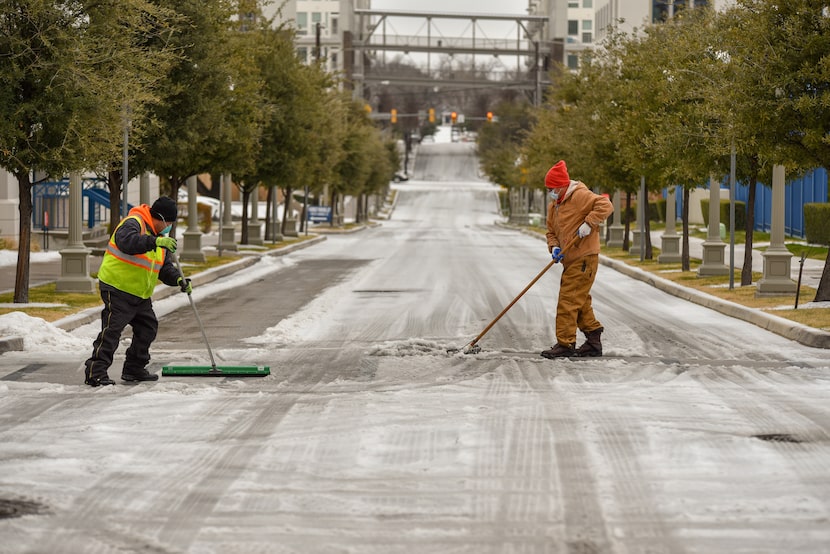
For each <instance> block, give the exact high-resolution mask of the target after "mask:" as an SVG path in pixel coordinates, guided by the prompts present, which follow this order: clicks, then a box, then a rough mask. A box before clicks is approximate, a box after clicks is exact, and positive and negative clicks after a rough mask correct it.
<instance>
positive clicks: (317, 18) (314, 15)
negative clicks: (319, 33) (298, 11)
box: [311, 12, 323, 25]
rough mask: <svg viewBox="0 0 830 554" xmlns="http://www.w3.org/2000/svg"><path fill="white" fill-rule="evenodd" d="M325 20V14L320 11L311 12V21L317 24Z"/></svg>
mask: <svg viewBox="0 0 830 554" xmlns="http://www.w3.org/2000/svg"><path fill="white" fill-rule="evenodd" d="M322 22H323V14H321V13H320V12H311V23H312V24H314V25H316V24H317V23H322Z"/></svg>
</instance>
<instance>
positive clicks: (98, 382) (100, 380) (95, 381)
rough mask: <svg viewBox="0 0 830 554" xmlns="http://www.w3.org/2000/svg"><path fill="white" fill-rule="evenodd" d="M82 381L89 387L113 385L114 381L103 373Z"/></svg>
mask: <svg viewBox="0 0 830 554" xmlns="http://www.w3.org/2000/svg"><path fill="white" fill-rule="evenodd" d="M84 383H86V384H87V385H89V386H90V387H105V386H107V385H114V384H115V381H113V380H112V379H110V378H109V376H107V375H104V376H103V377H87V378H86V379H85V380H84Z"/></svg>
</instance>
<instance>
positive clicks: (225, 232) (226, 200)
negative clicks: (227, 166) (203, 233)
mask: <svg viewBox="0 0 830 554" xmlns="http://www.w3.org/2000/svg"><path fill="white" fill-rule="evenodd" d="M231 187H233V180H232V179H231V174H230V173H223V174H222V221H221V222H220V223H219V242H220V248H219V249H220V250H228V251H230V252H236V251H237V250H239V245H238V244H236V229H234V227H233V215H232V213H231Z"/></svg>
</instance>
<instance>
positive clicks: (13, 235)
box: [0, 169, 20, 241]
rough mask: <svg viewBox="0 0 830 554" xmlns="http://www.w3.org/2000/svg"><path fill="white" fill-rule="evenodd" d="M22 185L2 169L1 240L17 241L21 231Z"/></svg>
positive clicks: (0, 192) (0, 198) (0, 190)
mask: <svg viewBox="0 0 830 554" xmlns="http://www.w3.org/2000/svg"><path fill="white" fill-rule="evenodd" d="M19 198H20V185H19V184H18V183H17V179H15V177H14V175H12V174H11V173H9V172H7V171H6V170H5V169H0V238H6V239H12V240H15V241H16V240H17V234H18V232H19V230H20V200H19Z"/></svg>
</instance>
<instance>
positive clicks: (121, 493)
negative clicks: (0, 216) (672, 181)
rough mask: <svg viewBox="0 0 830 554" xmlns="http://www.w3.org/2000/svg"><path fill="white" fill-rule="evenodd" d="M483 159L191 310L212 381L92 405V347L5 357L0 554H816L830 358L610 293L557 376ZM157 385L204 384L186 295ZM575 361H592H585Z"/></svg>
mask: <svg viewBox="0 0 830 554" xmlns="http://www.w3.org/2000/svg"><path fill="white" fill-rule="evenodd" d="M476 169H477V167H476V163H475V157H474V145H472V144H468V143H434V144H423V145H421V147H420V150H419V153H418V157H417V159H416V160H415V169H414V171H413V178H412V179H410V180H409V181H408V182H406V183H401V184H399V185H395V186H396V188H397V190H398V198H397V203H396V206H395V209H394V211H393V213H392V217H391V219H390V220H388V221H384V222H383V223H382V225H380V226H378V227H375V228H370V229H366V230H363V231H361V232H357V233H352V234H342V235H329V236H328V237H327V240H325V241H323V242H321V243H319V244H316V245H314V246H313V247H310V248H306V249H303V250H299V251H297V252H294V253H291V254H288V255H286V256H283V257H279V258H276V257H268V256H263V258H262V260H261V261H260V262H259V263H258V264H257V265H255V266H253V267H251V268H249V269H246V270H244V271H242V272H240V273H239V274H235V275H233V276H231V277H229V278H225V279H220V280H217V281H215V282H213V283H210V284H207V285H205V286H203V287H197V288H195V289H194V294H193V297H194V299H195V302H196V305H197V307H198V309H199V313H200V315H201V318H202V320H203V321H204V323H205V327H206V332H207V336H208V337H209V339H210V342H211V346H213V349H214V351H215V354H216V355H217V358H218V360H217V361H219V363H220V364H226V365H251V364H264V365H268V366H270V368H271V375H270V376H268V377H262V378H248V379H230V378H228V379H223V378H210V377H198V378H194V377H161V378H160V380H159V381H158V382H155V383H149V384H147V383H143V384H138V385H128V384H124V383H122V382H121V381H120V380H118V377H119V376H120V369H121V365H120V364H121V363H122V362H123V356H124V351H125V350H126V345H127V344H128V339H126V338H125V339H124V341H123V342H122V346H121V348H120V349H119V351H118V355H117V356H116V361H115V364H114V365H113V366H112V368H110V377H112V378H113V379H116V381H118V385H116V386H114V387H103V388H99V389H93V388H90V387H87V386H85V385H84V384H83V362H84V360H85V359H86V357H87V356H88V355H89V352H90V349H91V344H92V340H93V339H94V337H95V335H96V333H97V332H98V330H99V325H100V324H99V323H97V322H96V323H94V324H90V325H85V326H83V327H80V328H78V329H77V330H75V331H73V332H71V333H67V332H64V331H61V330H60V329H56V328H54V327H51V326H49V325H48V324H38V323H37V322H24V324H26V325H30V327H29V328H28V330H27V331H26V333H27V335H28V338H29V341H28V342H27V346H26V349H25V350H24V351H21V352H8V353H5V354H2V355H0V445H1V446H0V554H6V553H8V554H18V553H21V554H22V553H52V552H60V553H69V554H74V553H86V552H95V553H110V552H158V553H162V552H164V553H200V554H202V553H217V554H219V553H243V554H244V553H263V552H268V553H272V552H279V553H298V554H299V553H335V552H336V553H354V554H390V553H404V552H406V553H430V554H432V553H448V552H453V553H470V554H488V553H492V554H496V553H506V552H515V553H519V552H521V553H526V554H529V553H543V552H544V553H568V554H589V553H590V554H611V553H619V554H623V553H647V552H648V553H700V554H713V553H723V554H727V553H729V554H733V553H738V552H746V553H753V554H759V553H790V552H799V553H816V554H818V553H822V552H824V553H826V552H828V551H830V472H828V468H830V402H828V398H830V372H829V371H828V369H830V367H829V366H830V361H828V359H829V358H830V355H828V351H827V350H821V349H813V348H809V347H805V346H802V345H800V344H798V343H795V342H792V341H789V340H786V339H784V338H782V337H780V336H778V335H775V334H772V333H769V332H767V331H764V330H762V329H760V328H759V327H756V326H753V325H751V324H749V323H746V322H743V321H739V320H737V319H733V318H729V317H726V316H723V315H720V314H718V313H716V312H714V311H711V310H708V309H706V308H703V307H701V306H698V305H695V304H690V303H687V302H684V301H682V300H680V299H678V298H676V297H673V296H670V295H668V294H665V293H663V292H660V291H658V290H656V289H654V288H652V287H650V286H649V285H647V284H645V283H643V282H640V281H636V280H633V279H630V278H628V277H625V276H623V275H622V274H620V273H617V272H616V271H614V270H612V269H610V268H608V267H600V269H599V273H598V277H597V281H596V284H595V286H594V288H593V291H592V296H593V298H594V308H595V310H596V313H597V317H598V318H599V319H600V321H601V322H602V323H603V325H604V327H605V333H604V334H603V336H602V340H603V345H604V348H605V354H606V357H604V358H589V359H579V360H576V359H574V360H555V361H552V360H547V359H544V358H541V357H540V356H539V352H540V351H541V350H544V349H546V348H548V347H550V346H551V345H552V344H553V343H554V342H555V339H554V329H553V318H554V314H555V309H556V298H557V293H558V286H559V284H558V278H559V275H560V274H561V267H559V266H554V267H553V268H552V269H551V270H550V271H549V272H548V273H547V274H546V275H545V276H544V277H543V278H542V279H541V280H540V281H539V282H538V283H537V284H536V286H535V287H534V288H532V289H531V290H530V291H529V292H528V293H527V294H525V296H524V297H523V298H522V299H521V300H520V301H519V302H518V303H517V304H516V305H515V306H514V307H513V308H512V310H511V311H510V312H508V313H507V315H505V316H504V317H503V318H502V319H501V320H500V321H499V322H498V324H497V325H496V326H495V327H494V328H493V329H492V330H491V331H490V332H489V333H488V334H487V335H486V336H485V337H484V338H483V339H482V340H481V341H480V342H479V345H480V346H481V348H482V351H481V353H480V354H475V355H468V354H463V353H460V352H459V353H453V354H450V353H447V349H448V348H452V347H462V346H464V345H465V344H466V343H468V342H469V341H470V340H472V339H473V338H474V337H475V336H476V335H477V334H478V333H479V332H480V331H481V330H482V329H483V328H484V327H485V326H486V325H487V324H488V323H489V322H490V321H491V320H492V319H493V318H494V317H495V316H496V315H497V314H498V313H499V312H500V311H501V309H502V308H503V307H504V306H506V305H507V304H508V303H509V302H510V301H511V300H512V299H513V297H514V296H515V295H516V294H517V293H518V292H519V291H521V290H522V289H523V288H524V287H525V285H527V283H528V282H529V281H530V280H531V279H532V278H533V277H534V276H535V275H536V274H537V273H538V272H539V271H540V270H541V269H542V268H543V267H544V266H545V265H546V264H547V263H548V262H549V260H550V256H549V254H548V252H547V249H546V247H545V244H544V242H542V241H539V240H538V239H534V238H532V237H529V236H527V235H524V234H521V233H518V232H515V231H512V230H508V229H505V228H502V227H499V226H496V225H494V222H495V221H497V220H498V219H499V214H498V210H497V197H496V190H497V189H496V187H495V186H493V185H491V184H490V183H488V182H486V181H483V180H480V179H479V178H478V177H477V171H476ZM155 305H156V311H157V313H158V315H159V318H160V329H159V336H158V339H157V341H156V342H155V343H154V345H153V348H152V350H151V352H152V354H153V360H152V362H151V366H150V370H151V371H153V372H160V371H161V367H162V366H163V365H167V364H176V365H182V364H192V365H204V364H206V363H208V362H209V360H208V355H207V351H206V348H205V345H204V343H203V341H202V338H201V334H200V331H199V328H198V326H197V325H196V322H195V321H194V317H193V312H192V311H191V309H190V305H189V304H188V302H187V299H186V297H185V296H184V295H181V294H178V295H174V296H173V297H170V298H167V299H164V300H161V301H159V302H157V303H156V304H155ZM578 340H579V342H582V340H583V337H582V336H581V335H580V337H579V338H578Z"/></svg>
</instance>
